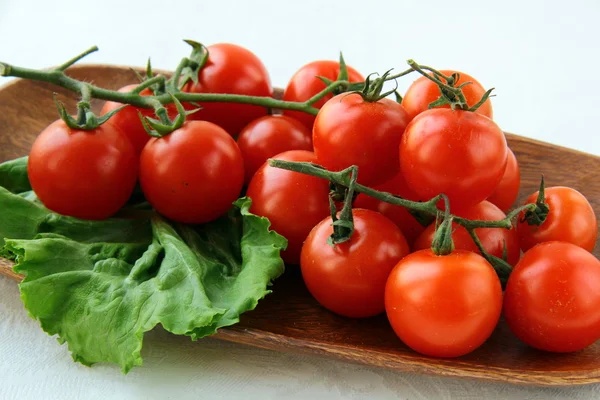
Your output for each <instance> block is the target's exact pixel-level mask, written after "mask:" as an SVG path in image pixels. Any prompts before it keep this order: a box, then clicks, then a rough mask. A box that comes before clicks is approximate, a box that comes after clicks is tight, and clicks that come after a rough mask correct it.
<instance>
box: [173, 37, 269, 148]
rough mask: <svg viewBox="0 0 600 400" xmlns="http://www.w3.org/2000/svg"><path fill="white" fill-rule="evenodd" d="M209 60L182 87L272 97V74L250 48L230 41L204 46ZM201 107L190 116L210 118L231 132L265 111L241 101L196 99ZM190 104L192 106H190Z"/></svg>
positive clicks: (265, 110) (201, 118)
mask: <svg viewBox="0 0 600 400" xmlns="http://www.w3.org/2000/svg"><path fill="white" fill-rule="evenodd" d="M207 49H208V61H207V62H206V65H204V67H203V68H202V69H201V70H200V72H199V74H198V83H194V82H193V81H190V82H188V83H187V84H186V86H184V88H183V91H184V92H189V93H227V94H243V95H247V96H259V97H271V96H272V94H273V90H272V88H271V78H270V77H269V73H268V71H267V69H266V68H265V66H264V64H263V63H262V61H261V60H260V59H259V58H258V57H257V56H256V55H255V54H254V53H252V52H251V51H250V50H248V49H246V48H244V47H241V46H238V45H235V44H231V43H217V44H213V45H210V46H207ZM199 104H200V106H202V109H201V110H200V111H198V112H196V113H194V114H192V115H190V118H191V119H195V120H203V121H209V122H213V123H215V124H217V125H219V126H220V127H222V128H223V129H225V130H226V131H227V132H229V133H230V134H231V135H232V136H237V134H238V133H239V132H240V131H241V130H242V128H243V127H244V126H246V125H248V123H250V121H252V120H254V119H256V118H260V117H262V116H264V115H267V109H266V108H264V107H261V106H256V105H251V104H241V103H220V102H208V103H199ZM190 108H193V107H190Z"/></svg>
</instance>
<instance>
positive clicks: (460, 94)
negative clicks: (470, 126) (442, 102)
mask: <svg viewBox="0 0 600 400" xmlns="http://www.w3.org/2000/svg"><path fill="white" fill-rule="evenodd" d="M408 65H410V66H411V68H413V69H414V70H415V71H417V72H418V73H420V74H421V75H423V76H424V77H425V78H427V79H429V80H430V81H432V82H434V83H435V84H436V85H438V86H439V87H440V88H444V89H445V90H447V91H449V92H451V93H452V94H454V95H455V96H456V97H458V100H459V102H460V104H464V105H467V99H466V98H465V95H464V93H463V92H462V89H461V88H460V87H454V86H450V85H448V84H447V83H445V82H442V80H441V79H440V78H438V75H439V76H442V77H443V78H444V79H446V81H448V79H450V77H448V76H446V75H444V74H442V73H441V72H439V71H437V70H435V69H433V68H431V67H426V66H421V65H419V64H417V63H416V62H415V61H414V60H408ZM425 69H427V70H429V71H431V72H433V74H434V75H435V76H434V75H431V74H428V73H427V72H425V71H424V70H425ZM467 107H468V105H467Z"/></svg>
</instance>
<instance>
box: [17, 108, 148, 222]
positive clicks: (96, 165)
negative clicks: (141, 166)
mask: <svg viewBox="0 0 600 400" xmlns="http://www.w3.org/2000/svg"><path fill="white" fill-rule="evenodd" d="M137 167H138V165H137V156H136V153H135V150H134V148H133V146H132V145H131V143H130V142H129V140H127V138H126V137H125V136H124V135H123V133H122V132H121V131H119V129H118V128H116V127H114V126H113V125H111V124H103V125H101V126H99V127H98V128H96V129H93V130H87V131H84V130H78V129H71V128H69V127H68V126H67V125H66V124H65V122H64V121H63V120H60V119H59V120H57V121H55V122H53V123H52V124H50V125H49V126H48V127H46V129H44V130H43V131H42V133H40V135H39V136H38V137H37V138H36V139H35V142H34V143H33V147H32V148H31V152H30V153H29V161H28V165H27V168H28V169H27V173H28V175H29V181H30V182H31V187H32V188H33V191H34V192H35V194H36V195H37V197H38V198H39V199H40V201H41V202H42V203H43V204H44V205H45V206H46V207H47V208H48V209H50V210H52V211H54V212H57V213H59V214H63V215H69V216H72V217H77V218H83V219H92V220H100V219H105V218H108V217H110V216H112V215H114V214H115V213H116V212H117V211H119V209H120V208H121V207H123V206H124V205H125V203H126V202H127V200H128V199H129V197H130V196H131V194H132V193H133V188H134V186H135V183H136V181H137V170H138V168H137Z"/></svg>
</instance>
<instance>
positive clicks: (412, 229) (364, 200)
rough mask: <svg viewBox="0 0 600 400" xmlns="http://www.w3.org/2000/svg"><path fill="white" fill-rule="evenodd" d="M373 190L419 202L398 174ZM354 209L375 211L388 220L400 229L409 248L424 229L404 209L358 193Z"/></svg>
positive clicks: (417, 197)
mask: <svg viewBox="0 0 600 400" xmlns="http://www.w3.org/2000/svg"><path fill="white" fill-rule="evenodd" d="M373 189H375V190H379V191H382V192H387V193H391V194H395V195H397V196H400V197H402V198H404V199H407V200H412V201H419V200H420V199H419V196H418V195H417V194H416V193H414V192H413V191H412V190H411V189H410V188H409V187H408V185H407V184H406V180H405V179H404V177H403V176H402V174H400V173H398V174H396V175H395V176H394V177H393V178H392V179H390V180H388V181H385V182H384V183H382V184H380V185H377V186H375V187H373ZM354 207H356V208H366V209H369V210H373V211H377V212H378V213H380V214H382V215H383V216H385V217H387V218H389V219H390V220H391V221H392V222H394V223H395V224H396V225H397V226H398V228H400V230H401V231H402V234H403V235H404V237H405V238H406V241H407V243H408V245H409V246H410V247H411V248H412V246H413V243H414V242H415V240H416V239H417V237H419V235H420V234H421V233H422V232H423V231H424V230H425V227H424V226H423V225H421V223H420V222H419V221H417V220H416V219H415V217H413V216H412V214H411V213H410V212H408V210H407V209H406V208H404V207H401V206H395V205H393V204H390V203H386V202H385V201H380V200H377V199H375V198H373V197H370V196H367V195H366V194H363V193H360V194H359V195H358V196H357V197H356V200H354Z"/></svg>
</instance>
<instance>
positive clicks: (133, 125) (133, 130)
mask: <svg viewBox="0 0 600 400" xmlns="http://www.w3.org/2000/svg"><path fill="white" fill-rule="evenodd" d="M137 86H138V85H127V86H123V87H122V88H120V89H119V90H118V91H119V92H121V93H127V92H130V91H132V90H133V89H135V88H136V87H137ZM140 96H152V91H151V90H150V89H144V90H142V91H141V92H140ZM121 106H123V104H121V103H117V102H114V101H107V102H106V103H104V106H103V107H102V111H101V112H100V115H104V114H107V113H109V112H111V111H113V110H116V109H117V108H119V107H121ZM165 108H166V109H167V112H168V114H169V117H171V118H175V116H177V110H176V108H175V106H174V105H173V104H168V105H166V106H165ZM138 111H139V112H141V113H142V115H143V116H144V117H151V118H157V117H156V115H154V109H152V108H138V107H134V106H131V105H129V106H125V107H124V108H123V109H122V110H121V111H119V112H118V113H116V114H115V115H113V116H112V117H110V119H109V120H108V123H110V124H113V125H115V126H117V128H119V129H120V130H121V132H123V134H124V135H125V136H127V138H128V139H129V140H130V141H131V144H133V147H134V148H135V150H136V152H137V154H140V153H141V152H142V149H143V148H144V146H145V145H146V143H147V142H148V140H150V138H151V136H150V135H149V134H148V132H146V130H145V129H144V125H143V124H142V120H141V119H140V116H139V114H138Z"/></svg>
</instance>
